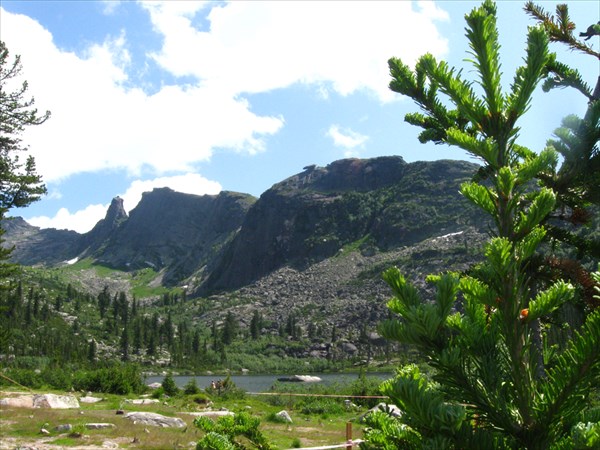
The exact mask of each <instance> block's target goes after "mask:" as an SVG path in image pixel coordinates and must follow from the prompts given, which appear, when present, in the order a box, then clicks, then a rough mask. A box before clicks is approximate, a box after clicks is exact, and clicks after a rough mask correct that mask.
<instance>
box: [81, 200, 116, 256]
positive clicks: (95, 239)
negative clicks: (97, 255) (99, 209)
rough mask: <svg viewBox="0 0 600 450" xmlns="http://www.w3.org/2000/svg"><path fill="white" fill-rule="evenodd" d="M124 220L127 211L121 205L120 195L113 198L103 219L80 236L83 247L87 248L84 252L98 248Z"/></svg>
mask: <svg viewBox="0 0 600 450" xmlns="http://www.w3.org/2000/svg"><path fill="white" fill-rule="evenodd" d="M126 220H127V212H125V208H124V207H123V199H122V198H121V197H115V198H113V200H112V202H111V203H110V206H109V207H108V210H107V211H106V216H104V219H102V220H100V221H99V222H98V223H97V224H96V225H95V226H94V228H92V229H91V230H90V231H88V232H87V233H85V234H84V235H83V236H82V242H83V248H87V250H86V253H87V252H90V253H93V252H94V251H96V250H97V249H98V248H100V247H101V246H102V245H103V243H104V241H105V240H106V239H107V238H108V237H109V236H110V235H111V234H112V233H113V231H115V230H116V229H117V228H118V227H119V225H121V224H122V223H123V222H125V221H126Z"/></svg>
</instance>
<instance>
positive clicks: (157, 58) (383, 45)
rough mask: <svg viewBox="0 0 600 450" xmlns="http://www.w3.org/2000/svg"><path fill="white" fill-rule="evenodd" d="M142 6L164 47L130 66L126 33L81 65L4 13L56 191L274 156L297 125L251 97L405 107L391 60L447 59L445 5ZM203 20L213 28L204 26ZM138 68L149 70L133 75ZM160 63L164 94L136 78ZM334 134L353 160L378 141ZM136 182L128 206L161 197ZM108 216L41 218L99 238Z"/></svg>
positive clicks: (21, 19)
mask: <svg viewBox="0 0 600 450" xmlns="http://www.w3.org/2000/svg"><path fill="white" fill-rule="evenodd" d="M138 5H139V7H140V8H143V9H144V10H145V11H147V12H148V15H149V17H150V21H151V24H152V27H153V31H154V33H156V34H157V35H158V36H160V37H161V42H162V44H161V46H160V48H159V49H158V50H156V51H154V52H153V53H152V54H149V55H146V58H145V59H144V57H143V55H142V58H141V59H140V58H139V57H137V58H132V55H131V54H130V52H131V49H132V48H133V47H132V46H130V44H129V42H128V35H127V32H126V31H124V32H121V34H119V35H118V36H106V38H105V39H104V40H103V41H102V42H96V43H91V44H90V45H89V46H88V48H87V49H84V50H81V49H79V50H78V53H77V54H76V53H73V52H70V51H65V50H63V49H61V48H59V47H58V46H57V45H56V43H55V42H54V40H53V36H52V35H51V33H50V32H49V31H48V30H46V29H45V28H44V27H43V26H42V25H40V24H39V23H38V22H37V21H35V20H33V19H31V18H29V17H27V16H24V15H19V14H13V13H10V12H8V11H6V10H4V9H0V28H1V29H2V39H3V40H4V41H5V42H6V44H7V46H8V48H9V50H10V51H11V53H12V54H20V55H21V56H22V63H23V68H24V72H23V73H24V76H25V78H26V79H27V80H28V81H29V86H30V93H31V94H32V95H33V96H35V98H36V106H37V107H38V109H39V110H41V111H44V110H46V109H49V110H51V111H52V118H51V120H49V121H48V122H46V123H45V124H44V125H43V126H40V127H30V128H28V129H27V130H26V132H25V135H24V140H25V142H26V143H27V144H29V147H30V152H31V153H32V155H33V156H34V157H35V158H36V163H37V168H38V171H39V173H41V174H43V176H44V180H45V182H46V183H49V184H52V183H55V182H56V183H57V182H59V181H61V180H64V179H66V178H68V177H69V176H70V175H74V174H79V173H85V172H96V171H100V170H126V171H127V172H128V173H129V174H130V175H131V176H137V177H139V176H141V173H142V169H143V170H144V172H145V173H147V171H148V170H150V173H153V176H156V177H157V178H156V179H160V177H161V175H164V174H167V173H168V174H174V173H183V174H189V173H191V172H193V170H194V167H195V165H196V163H198V162H201V161H207V160H209V159H210V158H211V156H212V155H213V153H214V152H215V151H217V150H218V149H232V150H234V151H237V152H240V153H247V154H256V153H259V152H263V151H265V150H266V149H267V144H268V139H269V137H270V136H272V135H274V134H276V133H278V132H279V131H280V130H281V129H282V127H283V126H284V125H285V118H284V117H283V116H281V115H277V113H274V115H271V116H269V115H260V114H257V113H255V112H253V111H252V105H251V104H250V102H249V100H248V98H250V97H248V94H253V93H262V92H269V91H273V90H276V89H282V88H286V87H288V86H291V85H293V84H297V83H303V84H307V85H310V86H312V87H313V88H314V89H315V92H316V93H318V94H319V95H320V97H321V98H323V99H324V101H325V100H326V99H327V98H328V96H329V94H330V93H331V92H333V91H335V92H337V93H338V94H341V95H350V94H352V93H354V92H357V91H365V92H369V93H371V94H372V95H373V98H374V99H378V100H380V101H382V102H387V101H390V100H391V99H393V98H395V97H394V94H393V93H392V92H390V91H389V89H388V88H387V84H388V69H387V60H388V58H389V57H390V56H392V55H395V56H398V57H401V58H402V59H403V60H404V61H405V62H407V63H409V64H411V63H413V62H414V61H415V60H416V58H417V57H418V56H419V55H421V54H423V53H425V52H430V53H432V54H434V55H436V56H443V55H444V54H445V53H446V52H447V50H448V43H447V40H446V39H445V38H444V37H443V36H441V35H440V33H439V32H438V31H437V29H436V26H435V22H436V21H439V20H448V17H447V15H446V13H445V12H444V11H442V10H440V9H439V8H438V6H436V4H435V3H433V2H408V1H400V2H389V1H371V2H337V1H321V2H210V1H207V2H190V1H165V2H146V1H140V2H139V3H138ZM104 6H105V11H104V13H105V14H112V15H116V14H119V13H120V12H121V11H122V9H121V8H119V6H120V5H119V4H118V3H115V4H111V3H105V4H104ZM199 15H203V16H204V15H206V17H205V18H204V20H198V19H199V18H200V19H201V17H200V16H199ZM415 36H418V38H415ZM136 55H137V53H136ZM140 60H141V61H143V63H142V64H141V65H140V66H136V67H132V65H133V64H134V62H133V61H136V63H135V64H138V61H140ZM157 66H158V67H160V68H161V70H163V71H164V73H163V74H162V75H164V74H165V73H166V74H167V75H169V76H170V78H169V77H166V78H165V79H163V78H164V77H163V78H161V79H160V80H158V83H157V84H156V86H159V88H156V89H154V90H153V92H148V91H147V90H144V89H143V86H141V85H139V86H138V85H135V83H134V81H133V79H132V78H130V77H129V75H128V74H131V73H145V71H150V72H151V71H153V70H154V71H155V70H156V67H157ZM153 76H155V77H159V78H160V77H161V75H160V74H153ZM177 77H186V78H185V80H186V83H185V84H183V83H180V84H176V83H175V81H173V80H177ZM166 79H169V80H171V81H170V82H167V81H165V80H166ZM146 81H147V80H146ZM169 83H170V84H169ZM329 133H330V136H331V138H332V139H334V143H335V144H336V145H338V146H341V147H343V148H345V149H346V152H347V153H346V154H347V155H350V154H352V153H355V152H356V151H357V149H358V148H360V145H362V144H363V143H364V141H365V140H366V136H362V135H360V134H358V133H354V132H352V131H351V130H343V129H341V128H340V127H337V126H336V127H335V128H332V129H330V130H329ZM187 176H188V175H183V177H184V178H185V177H187ZM134 184H135V183H134ZM134 184H132V186H131V188H130V190H131V193H130V194H128V193H125V194H124V196H126V195H131V198H132V199H133V198H134V194H133V192H134V190H135V189H137V190H139V189H142V190H144V189H149V187H143V188H137V187H135V186H134ZM134 188H135V189H134ZM176 190H183V189H181V188H179V189H176ZM213 190H214V189H213ZM211 192H213V191H211ZM196 193H197V192H196ZM135 195H136V196H137V194H135ZM136 198H137V197H136ZM133 203H135V200H132V202H131V203H129V205H132V206H129V207H131V208H132V207H133ZM106 206H107V205H90V206H89V207H87V208H85V209H82V210H81V211H76V212H74V213H71V212H69V211H68V210H67V209H61V210H60V211H59V212H58V213H57V214H56V215H55V217H53V218H47V217H46V218H41V217H38V218H34V219H30V221H31V222H32V223H34V222H35V223H36V224H37V225H40V226H41V224H42V223H45V224H47V225H46V226H52V227H57V228H64V227H68V228H71V229H76V230H78V231H87V229H89V228H91V226H90V224H91V225H92V226H93V224H94V223H95V222H96V221H97V220H99V219H100V218H102V216H103V214H104V212H105V209H106ZM100 210H102V214H99V211H100Z"/></svg>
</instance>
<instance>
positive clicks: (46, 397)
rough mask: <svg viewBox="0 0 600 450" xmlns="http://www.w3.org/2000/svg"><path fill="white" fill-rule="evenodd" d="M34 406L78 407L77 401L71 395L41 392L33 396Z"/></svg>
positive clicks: (53, 407)
mask: <svg viewBox="0 0 600 450" xmlns="http://www.w3.org/2000/svg"><path fill="white" fill-rule="evenodd" d="M33 407H34V408H50V409H71V408H79V402H78V401H77V399H76V398H75V397H73V396H72V395H56V394H42V395H35V396H34V397H33Z"/></svg>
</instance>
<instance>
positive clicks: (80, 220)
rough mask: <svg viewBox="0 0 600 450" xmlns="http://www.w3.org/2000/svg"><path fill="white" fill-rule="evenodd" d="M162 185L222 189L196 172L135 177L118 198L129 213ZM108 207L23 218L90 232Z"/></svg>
mask: <svg viewBox="0 0 600 450" xmlns="http://www.w3.org/2000/svg"><path fill="white" fill-rule="evenodd" d="M162 187H169V188H171V189H173V190H174V191H178V192H184V193H187V194H195V195H205V194H210V195H215V194H218V193H219V192H220V191H221V189H222V188H221V185H220V184H219V183H217V182H216V181H211V180H208V179H206V178H204V177H203V176H201V175H199V174H197V173H186V174H183V175H176V176H172V177H159V178H154V179H151V180H135V181H133V182H132V183H131V184H130V185H129V187H128V188H127V190H126V191H125V192H124V193H122V194H120V195H119V197H121V198H122V199H123V204H124V207H125V209H126V211H127V212H130V211H131V210H132V209H133V208H135V207H136V206H137V204H138V203H139V201H140V200H141V198H142V194H143V193H144V192H149V191H151V190H152V189H154V188H162ZM108 206H109V205H108V204H106V205H89V206H87V207H86V208H84V209H81V210H79V211H75V212H70V211H69V210H68V209H67V208H61V209H60V210H59V211H58V212H57V213H56V215H54V216H53V217H48V216H36V217H31V218H28V219H26V220H27V222H28V223H29V224H31V225H34V226H37V227H40V228H56V229H59V230H63V229H69V230H75V231H77V232H78V233H85V232H87V231H90V230H91V229H92V228H93V227H94V225H96V224H97V223H98V221H99V220H101V219H103V218H104V217H105V216H106V211H107V209H108Z"/></svg>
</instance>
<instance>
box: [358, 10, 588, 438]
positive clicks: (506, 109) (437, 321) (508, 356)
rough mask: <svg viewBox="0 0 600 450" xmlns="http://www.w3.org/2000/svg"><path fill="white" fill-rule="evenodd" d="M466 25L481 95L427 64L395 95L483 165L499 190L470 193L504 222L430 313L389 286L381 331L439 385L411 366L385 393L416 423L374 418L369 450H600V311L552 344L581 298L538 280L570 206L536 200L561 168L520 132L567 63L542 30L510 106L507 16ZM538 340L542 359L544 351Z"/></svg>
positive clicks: (488, 15)
mask: <svg viewBox="0 0 600 450" xmlns="http://www.w3.org/2000/svg"><path fill="white" fill-rule="evenodd" d="M465 19H466V22H467V27H466V33H467V38H468V41H469V46H470V54H471V58H472V59H471V62H472V64H473V66H474V68H475V73H476V74H477V76H478V79H477V80H476V82H470V81H467V80H465V79H464V78H463V77H462V73H461V72H459V71H457V70H455V69H454V68H451V67H449V65H448V64H447V63H446V62H443V61H442V62H438V61H436V59H435V58H434V57H433V56H432V55H429V54H427V55H424V56H422V57H421V58H420V59H419V60H418V62H417V63H416V66H415V68H414V70H411V69H410V68H409V67H408V66H407V65H406V64H404V63H403V62H402V61H401V60H399V59H396V58H392V59H391V60H390V61H389V65H390V72H391V76H392V81H391V83H390V87H391V89H392V90H394V91H396V92H398V93H400V94H403V95H406V96H408V97H410V98H412V99H413V100H414V101H415V102H416V103H417V104H418V105H419V106H420V107H421V110H422V112H420V113H412V114H409V115H407V117H406V120H407V121H408V122H409V123H412V124H414V125H418V126H420V127H422V128H423V129H424V131H423V132H422V133H421V135H420V140H421V141H422V142H427V141H435V142H439V143H445V144H448V145H454V146H458V147H460V148H462V149H464V150H466V151H467V152H468V153H469V154H471V155H472V156H474V157H476V158H478V159H479V160H481V161H482V163H483V169H482V173H485V174H486V183H481V184H480V183H477V182H470V183H465V184H463V185H462V187H461V193H462V194H463V195H464V196H465V197H466V198H467V199H469V200H470V201H472V202H473V203H474V204H475V205H477V206H478V207H480V208H481V209H482V211H483V212H484V213H485V214H487V215H489V216H490V218H491V220H492V222H493V224H494V229H493V237H492V238H491V240H490V241H489V242H488V243H487V245H486V247H485V251H484V254H485V261H484V262H483V263H482V264H480V265H478V266H477V267H475V268H473V269H472V270H471V271H469V273H468V275H464V274H463V275H459V274H456V273H445V274H441V275H430V276H429V277H428V281H429V282H430V283H432V284H433V285H434V286H435V287H436V289H437V294H436V296H435V298H434V299H431V300H430V301H428V300H425V299H423V298H422V297H421V295H420V293H419V292H418V290H417V289H416V288H415V287H414V286H413V285H411V284H410V283H409V282H408V281H407V280H406V279H405V278H404V276H403V275H402V274H401V273H400V271H399V270H398V269H397V268H390V269H388V270H387V271H386V272H385V273H384V279H385V280H386V282H387V283H388V284H389V286H390V287H391V289H392V291H393V295H394V297H393V298H392V299H391V300H390V301H389V303H388V307H389V309H390V310H391V311H392V312H393V313H394V314H395V317H393V318H391V319H389V320H387V321H385V322H384V323H383V324H382V326H381V331H382V333H383V335H384V336H385V337H387V338H388V339H392V340H396V341H399V342H401V343H405V344H412V345H414V346H415V347H416V348H417V349H418V350H419V351H420V353H421V354H422V355H424V357H425V358H426V362H427V363H428V366H429V367H430V368H431V374H427V375H426V374H424V373H422V372H421V371H420V370H419V368H418V367H417V366H416V365H407V366H404V367H401V368H399V370H398V372H397V375H396V376H395V378H394V379H391V380H388V381H386V382H384V383H383V385H382V391H383V393H384V394H385V395H388V396H389V397H390V399H391V401H392V402H393V403H395V404H396V405H398V406H399V407H400V408H401V409H402V410H403V415H402V417H401V418H400V419H395V418H392V417H391V416H389V415H386V414H383V413H381V414H373V415H371V416H369V419H368V420H369V422H368V424H369V426H370V428H369V429H367V432H366V438H367V443H365V444H363V448H369V449H371V448H386V449H392V448H393V449H396V448H456V449H488V448H489V449H492V448H527V449H547V448H557V449H558V448H595V447H594V446H595V445H598V444H600V423H599V419H600V414H599V411H598V408H596V409H594V408H591V405H590V392H591V388H592V387H597V386H598V380H599V374H600V353H599V352H598V348H600V311H598V310H596V311H593V312H591V313H590V314H589V315H588V316H587V317H586V319H585V323H584V324H583V325H582V326H581V327H580V328H579V329H578V330H577V331H575V332H574V333H573V338H572V340H571V341H570V342H568V343H566V344H565V346H564V348H563V349H562V350H561V349H557V348H556V347H553V346H551V345H550V344H551V342H550V340H549V338H550V334H551V331H552V327H553V326H560V324H556V325H551V324H547V326H546V327H545V328H544V329H543V330H541V332H539V333H538V331H537V330H536V326H535V325H536V324H537V323H538V320H540V319H544V318H546V317H548V316H549V315H550V314H552V313H553V312H554V311H556V310H557V309H558V308H560V307H561V306H562V305H563V304H565V303H566V302H569V301H570V300H571V299H572V297H573V294H574V288H573V286H572V285H571V284H569V283H567V282H565V281H562V280H558V281H555V282H553V283H549V284H546V285H539V284H537V283H536V280H535V279H534V277H532V276H531V272H530V271H529V264H530V262H531V260H532V258H533V257H534V255H535V254H536V251H538V249H539V246H540V244H541V242H542V241H543V239H544V238H545V236H546V232H547V231H546V228H545V227H544V226H543V225H542V224H543V222H544V220H545V219H546V217H547V216H548V214H549V213H550V212H551V211H553V208H554V207H555V204H556V194H555V192H554V191H553V190H552V189H551V188H549V187H547V186H538V187H537V188H535V189H532V186H535V184H534V183H535V178H536V177H537V176H538V174H540V173H544V172H551V171H553V170H554V168H555V167H557V163H558V156H557V153H556V151H555V150H554V149H553V148H551V147H547V148H545V149H544V150H542V151H541V152H539V154H536V153H534V152H532V151H530V150H529V149H527V148H524V147H523V146H521V145H519V144H518V136H519V131H520V130H519V127H518V126H517V123H518V120H519V118H520V117H521V116H522V115H523V114H524V113H525V112H526V111H527V109H528V107H529V105H530V102H531V96H532V94H533V92H534V90H535V88H536V87H537V86H538V85H539V84H540V83H541V82H542V81H543V79H544V78H545V77H546V75H547V74H548V67H549V66H550V65H551V64H553V63H554V62H555V61H556V57H555V55H553V54H551V53H550V52H549V50H548V44H549V39H548V35H547V33H546V32H545V30H544V29H543V27H541V26H538V27H532V28H530V29H529V31H528V36H527V47H526V55H525V58H524V65H523V66H522V67H520V68H518V69H517V72H516V74H515V77H514V80H513V83H512V84H511V86H510V90H509V92H507V93H503V92H502V86H501V83H500V78H501V72H500V58H499V44H498V30H497V27H496V6H495V4H494V3H493V2H491V1H485V2H484V3H483V4H482V5H481V6H480V7H478V8H475V9H473V11H471V13H469V14H467V15H466V17H465ZM447 105H450V106H447ZM457 306H459V307H458V308H457ZM537 335H539V337H540V339H541V340H542V345H534V340H535V338H536V336H537Z"/></svg>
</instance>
